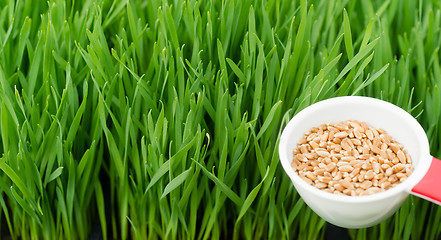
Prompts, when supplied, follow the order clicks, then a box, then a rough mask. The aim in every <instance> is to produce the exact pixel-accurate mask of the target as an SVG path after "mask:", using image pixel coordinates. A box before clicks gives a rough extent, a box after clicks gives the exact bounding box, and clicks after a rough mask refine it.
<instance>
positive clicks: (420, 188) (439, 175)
mask: <svg viewBox="0 0 441 240" xmlns="http://www.w3.org/2000/svg"><path fill="white" fill-rule="evenodd" d="M412 194H414V195H417V196H419V197H422V198H424V199H426V200H429V201H431V202H434V203H436V204H438V205H441V161H440V160H439V159H436V158H433V159H432V163H431V164H430V168H429V170H428V171H427V173H426V175H424V177H423V179H421V181H419V182H418V183H417V185H415V186H414V187H413V188H412Z"/></svg>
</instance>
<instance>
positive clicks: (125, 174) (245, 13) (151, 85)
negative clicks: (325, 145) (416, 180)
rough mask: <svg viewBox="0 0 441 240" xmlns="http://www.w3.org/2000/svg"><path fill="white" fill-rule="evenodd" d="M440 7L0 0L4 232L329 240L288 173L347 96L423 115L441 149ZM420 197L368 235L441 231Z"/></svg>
mask: <svg viewBox="0 0 441 240" xmlns="http://www.w3.org/2000/svg"><path fill="white" fill-rule="evenodd" d="M440 9H441V6H440V5H439V4H438V2H436V1H399V0H388V1H380V0H374V1H361V0H360V1H306V0H299V1H287V0H280V1H279V0H267V1H255V0H251V1H240V0H231V1H220V0H202V1H193V0H189V1H132V0H130V1H98V0H84V1H61V0H50V1H13V0H0V153H1V154H0V172H1V173H0V226H1V227H0V231H1V235H2V236H5V237H11V238H12V239H29V238H32V239H87V238H88V237H90V236H91V235H92V234H100V235H102V236H103V238H104V239H108V238H110V239H163V238H166V239H219V238H221V239H224V238H230V237H231V238H234V239H243V238H245V239H262V238H263V239H322V238H324V233H325V230H326V224H325V221H324V220H323V219H321V218H320V217H318V216H317V215H316V214H314V213H313V212H312V211H311V210H310V209H309V208H308V207H307V206H306V205H305V204H304V202H303V201H302V200H301V198H300V197H299V195H298V194H297V193H296V192H295V190H294V188H293V187H292V184H291V182H290V180H289V178H288V177H287V176H286V175H285V174H284V172H283V171H282V169H281V167H280V166H279V159H278V151H277V149H278V139H279V136H280V131H281V129H282V128H283V126H285V125H286V123H287V122H288V121H289V119H290V117H291V116H293V115H294V114H295V113H297V112H298V111H300V110H301V109H303V108H305V107H306V106H309V105H311V104H312V103H315V102H317V101H320V100H323V99H327V98H331V97H335V96H343V95H364V96H371V97H376V98H379V99H383V100H386V101H389V102H392V103H394V104H396V105H397V106H400V107H402V108H403V109H405V110H407V111H408V112H410V113H411V114H412V115H413V116H415V117H416V118H417V119H418V121H419V122H420V123H421V124H422V125H423V127H424V128H425V130H426V132H427V135H428V138H429V140H430V143H431V148H432V152H431V154H432V155H434V156H439V154H440V152H439V149H440V147H439V143H440V140H441V129H440V128H439V127H438V124H437V123H438V119H439V117H440V110H439V109H440V101H441V100H440V90H439V87H438V85H439V83H440V81H441V68H440V65H439V54H438V49H439V46H440V43H441V38H440V36H441V35H440V34H439V29H440V26H439V25H440V22H441V21H440V20H441V19H440V18H441V15H440ZM440 218H441V208H440V207H439V206H436V205H434V204H431V203H429V202H427V201H424V200H420V199H417V198H413V197H411V198H409V200H407V201H406V202H405V203H404V204H403V205H402V207H401V208H400V209H399V210H398V211H397V213H396V214H395V215H393V217H391V218H389V219H387V220H385V221H383V222H382V223H381V224H379V225H377V226H374V227H372V228H369V229H361V230H350V231H349V232H350V235H351V237H353V238H357V239H366V238H372V239H408V238H412V239H422V238H426V239H437V238H439V236H440V234H441V225H440V224H439V219H440Z"/></svg>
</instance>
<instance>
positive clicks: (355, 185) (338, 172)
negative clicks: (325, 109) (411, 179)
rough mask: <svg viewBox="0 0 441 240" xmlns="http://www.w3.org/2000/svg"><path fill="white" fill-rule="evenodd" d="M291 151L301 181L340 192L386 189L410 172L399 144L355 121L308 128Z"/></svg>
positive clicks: (409, 161)
mask: <svg viewBox="0 0 441 240" xmlns="http://www.w3.org/2000/svg"><path fill="white" fill-rule="evenodd" d="M293 154H294V158H293V161H292V163H291V166H292V168H293V169H294V170H295V171H296V172H297V173H298V174H299V176H300V177H301V178H302V179H303V180H304V181H306V182H307V183H308V184H310V185H312V186H315V187H317V188H318V189H321V190H323V191H326V192H330V193H334V194H339V195H349V196H362V195H368V194H374V193H377V192H381V191H385V190H387V189H390V188H392V187H394V186H396V185H397V184H399V183H400V182H402V181H404V180H405V179H407V177H408V176H409V175H410V174H411V173H412V171H413V167H412V164H411V158H410V155H409V154H408V152H407V151H406V150H405V149H404V148H403V146H402V145H401V144H400V143H398V142H396V141H394V140H393V138H392V137H391V136H389V135H387V133H386V131H385V130H383V129H379V128H372V127H369V126H368V125H367V124H366V123H365V122H358V121H355V120H351V121H345V122H340V123H337V124H322V125H320V127H314V128H311V130H309V131H307V132H306V133H305V135H304V136H303V137H302V138H301V139H300V140H299V141H298V147H297V148H296V149H294V150H293Z"/></svg>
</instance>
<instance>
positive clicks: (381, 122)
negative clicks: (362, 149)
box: [279, 96, 441, 228]
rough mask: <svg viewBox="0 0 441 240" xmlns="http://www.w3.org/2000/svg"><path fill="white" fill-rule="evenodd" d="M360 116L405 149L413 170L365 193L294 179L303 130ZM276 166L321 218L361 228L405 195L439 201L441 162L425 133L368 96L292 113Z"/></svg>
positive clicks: (394, 109) (323, 103) (394, 206)
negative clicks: (399, 180)
mask: <svg viewBox="0 0 441 240" xmlns="http://www.w3.org/2000/svg"><path fill="white" fill-rule="evenodd" d="M346 120H358V121H364V122H366V123H367V124H368V125H369V126H371V127H374V128H382V129H384V130H386V132H387V133H388V134H389V135H390V136H392V137H393V139H394V140H395V141H397V142H399V143H401V144H402V145H403V146H404V148H405V149H407V151H408V153H409V155H410V156H411V159H412V165H413V167H414V171H413V172H412V174H411V175H410V176H409V177H408V178H407V179H406V180H404V181H403V182H402V183H400V184H398V185H396V186H395V187H392V188H390V189H388V190H386V191H383V192H380V193H375V194H371V195H366V196H346V195H337V194H333V193H329V192H325V191H323V190H320V189H318V188H316V187H314V186H312V185H310V184H308V183H307V182H305V181H304V180H303V179H301V178H300V176H299V175H297V173H296V172H295V171H294V170H293V169H292V167H291V162H292V160H293V157H294V154H293V150H294V149H295V148H297V142H298V140H299V139H301V138H302V137H303V136H304V134H305V132H306V131H309V130H310V129H311V128H312V127H319V126H320V125H322V124H325V123H338V122H341V121H346ZM279 157H280V161H281V163H282V166H283V168H284V170H285V172H286V173H287V174H288V176H289V177H290V178H291V181H292V183H293V184H294V187H295V188H296V190H297V192H298V193H299V194H300V196H301V197H302V199H303V200H304V201H305V203H306V204H307V205H308V206H309V207H310V208H311V209H312V210H313V211H314V212H315V213H317V214H318V215H319V216H320V217H322V218H323V219H325V220H326V221H328V222H330V223H332V224H334V225H337V226H340V227H345V228H365V227H370V226H373V225H375V224H378V223H379V222H381V221H383V220H384V219H386V218H387V217H389V216H391V215H392V214H393V213H394V212H395V211H396V210H397V209H398V208H399V207H400V206H401V205H402V203H403V202H404V201H405V200H406V198H407V197H408V196H409V194H412V195H415V196H418V197H421V198H424V199H426V200H428V201H431V202H434V203H436V204H439V205H441V161H440V160H438V159H436V158H434V157H432V156H431V155H430V152H429V142H428V140H427V136H426V133H425V132H424V129H423V128H422V127H421V125H420V124H419V123H418V121H417V120H416V119H415V118H414V117H412V115H410V114H409V113H407V112H406V111H405V110H403V109H401V108H399V107H397V106H395V105H393V104H391V103H388V102H385V101H382V100H379V99H375V98H370V97H358V96H347V97H336V98H331V99H327V100H324V101H321V102H318V103H315V104H313V105H311V106H309V107H307V108H305V109H303V110H302V111H300V112H299V113H297V114H296V115H295V116H294V117H293V118H292V119H291V120H290V121H289V123H288V124H287V125H286V127H285V129H284V130H283V132H282V135H281V137H280V143H279Z"/></svg>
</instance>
